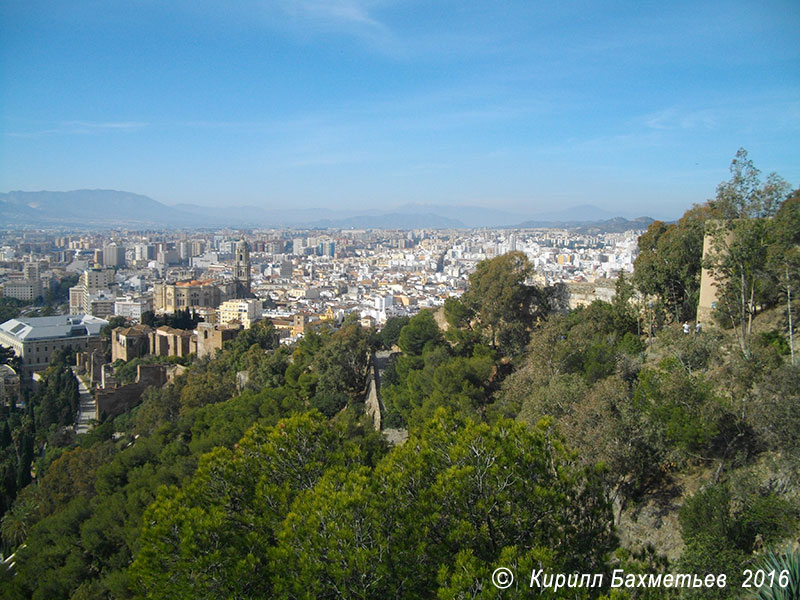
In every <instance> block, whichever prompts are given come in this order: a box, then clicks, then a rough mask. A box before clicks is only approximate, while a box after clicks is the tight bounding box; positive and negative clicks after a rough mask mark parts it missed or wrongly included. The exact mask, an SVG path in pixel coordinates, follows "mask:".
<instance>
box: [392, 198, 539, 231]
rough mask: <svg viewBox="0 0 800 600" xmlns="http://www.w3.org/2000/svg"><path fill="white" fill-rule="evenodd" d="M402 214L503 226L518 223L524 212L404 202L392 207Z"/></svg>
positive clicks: (463, 222) (480, 224) (487, 225)
mask: <svg viewBox="0 0 800 600" xmlns="http://www.w3.org/2000/svg"><path fill="white" fill-rule="evenodd" d="M392 212H393V213H397V214H402V215H420V214H433V215H438V216H440V217H444V218H445V219H450V220H452V221H457V222H460V223H462V225H461V227H470V228H472V227H505V226H509V225H513V224H514V223H519V222H520V221H521V220H522V219H524V218H525V215H524V214H519V213H512V212H508V211H505V210H500V209H495V208H486V207H483V206H450V205H442V204H404V205H402V206H398V207H397V208H394V209H392Z"/></svg>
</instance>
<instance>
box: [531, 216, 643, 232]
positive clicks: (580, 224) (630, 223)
mask: <svg viewBox="0 0 800 600" xmlns="http://www.w3.org/2000/svg"><path fill="white" fill-rule="evenodd" d="M652 222H653V219H651V218H650V217H638V218H636V219H631V220H629V219H626V218H624V217H614V218H612V219H605V220H599V221H539V220H536V221H524V222H523V223H520V224H519V225H516V227H517V228H519V229H541V228H557V229H570V230H573V231H579V232H583V233H622V232H624V231H630V230H633V229H647V228H648V227H649V226H650V223H652Z"/></svg>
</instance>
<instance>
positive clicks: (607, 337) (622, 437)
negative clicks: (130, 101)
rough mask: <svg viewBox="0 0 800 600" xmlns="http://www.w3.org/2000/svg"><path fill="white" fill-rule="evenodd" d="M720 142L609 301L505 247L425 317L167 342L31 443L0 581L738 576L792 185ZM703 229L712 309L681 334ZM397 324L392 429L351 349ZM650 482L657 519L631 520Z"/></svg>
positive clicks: (758, 536)
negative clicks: (72, 424) (170, 355)
mask: <svg viewBox="0 0 800 600" xmlns="http://www.w3.org/2000/svg"><path fill="white" fill-rule="evenodd" d="M737 161H738V162H735V164H734V169H733V173H732V181H731V182H727V183H726V184H723V185H722V186H721V187H720V193H719V194H718V197H717V199H715V200H714V201H712V202H710V203H708V204H706V205H704V206H701V207H695V208H693V209H692V210H690V211H689V212H688V213H687V214H686V215H685V216H684V218H683V219H681V220H680V221H678V222H677V223H675V224H671V225H666V224H664V223H659V222H655V223H653V224H652V225H651V227H650V229H648V232H647V233H646V234H645V235H644V236H642V238H641V240H640V246H641V253H640V256H639V259H638V260H637V263H636V270H635V273H634V275H633V277H632V278H627V277H620V279H619V280H618V282H617V293H616V296H615V298H614V300H613V301H612V302H610V303H606V302H601V301H596V302H593V303H592V304H591V305H589V306H587V307H584V308H581V309H578V310H575V311H571V312H566V311H564V310H563V309H562V307H561V306H560V302H559V294H558V290H557V289H544V288H539V287H536V286H532V285H530V276H531V273H532V271H531V266H530V264H529V263H528V262H527V259H526V258H525V256H524V255H523V254H521V253H509V254H506V255H504V256H501V257H498V258H496V259H493V260H491V261H486V262H484V263H481V264H480V265H479V266H478V268H477V270H476V271H475V273H474V274H473V275H472V276H471V278H470V286H469V289H468V291H467V292H466V293H465V294H464V295H463V296H462V297H461V298H459V299H450V300H448V301H447V302H446V304H445V306H444V309H443V316H444V318H445V320H446V323H447V328H446V330H444V331H443V330H442V328H440V327H439V325H438V324H437V319H436V317H435V315H434V314H433V313H432V312H430V311H423V312H421V313H420V314H418V315H417V316H415V317H413V318H411V319H410V320H398V321H390V322H389V323H387V325H386V326H385V327H384V329H383V330H382V331H381V332H379V333H376V332H374V331H371V330H367V329H364V328H362V327H361V326H360V325H359V323H358V321H357V320H356V319H354V318H350V319H347V320H345V322H344V323H343V324H342V326H341V327H340V328H339V329H337V330H332V329H329V328H326V327H321V328H319V329H317V330H312V331H310V332H308V333H307V334H306V336H305V337H304V338H303V339H302V340H301V341H300V342H298V343H297V344H296V345H295V346H293V347H291V348H287V347H285V346H278V344H277V337H276V336H275V335H274V332H273V331H272V328H271V326H269V325H263V324H260V325H258V326H256V327H254V328H252V329H250V330H247V331H246V332H244V333H243V334H242V335H240V336H239V337H238V338H237V339H236V340H235V341H234V342H233V343H230V344H228V345H227V346H226V347H225V349H224V350H223V351H222V352H220V353H218V355H217V356H216V357H215V358H213V359H210V358H205V359H202V360H195V361H193V362H192V363H191V364H190V366H189V367H188V369H187V371H186V373H185V374H184V375H182V376H180V377H179V378H178V379H177V381H176V382H175V383H174V384H172V385H168V386H166V387H164V388H162V389H158V390H157V389H152V388H151V389H150V390H149V391H148V392H147V393H146V394H145V399H144V401H143V403H142V404H141V405H140V406H139V407H137V408H136V409H134V410H133V411H131V412H130V413H128V414H126V415H123V416H121V417H118V418H117V419H116V420H115V421H114V422H111V423H104V424H102V425H100V426H99V427H97V428H96V429H95V430H94V431H93V432H92V433H91V434H90V435H87V436H82V437H81V438H79V439H78V441H77V443H76V444H74V445H72V446H71V447H69V448H68V449H67V450H65V451H63V452H62V453H61V454H60V455H59V456H58V457H56V458H54V460H52V462H49V463H47V462H46V461H45V462H43V463H42V465H41V468H40V469H38V470H37V473H36V475H37V477H36V480H35V481H34V482H33V483H31V484H30V485H28V486H27V487H25V488H24V489H22V490H21V491H20V493H19V495H18V496H17V498H16V500H15V502H14V504H13V506H12V508H11V510H10V511H9V512H8V513H7V514H6V516H5V517H4V519H3V524H2V534H3V541H4V544H5V548H6V550H7V551H10V550H14V551H16V575H13V574H12V572H10V571H9V572H3V573H2V574H0V595H2V597H3V598H10V599H13V598H37V599H48V600H52V599H59V598H65V599H66V598H72V599H75V600H78V599H89V598H92V599H100V598H141V597H144V598H170V599H175V598H253V599H255V598H340V597H345V598H434V597H436V598H441V599H445V598H447V599H449V598H496V597H499V594H500V592H499V591H498V590H497V589H496V588H495V587H494V586H493V585H492V583H491V575H492V573H493V571H494V569H495V568H497V567H498V566H506V567H509V568H511V569H512V571H514V572H515V573H517V574H518V581H517V583H516V586H518V587H515V588H513V590H509V591H508V592H506V595H507V596H510V595H512V592H513V593H514V594H518V595H522V596H524V595H525V594H528V593H533V594H534V595H537V596H538V595H540V594H539V590H534V591H530V590H529V591H528V592H525V591H524V590H526V589H527V583H528V580H529V577H530V573H531V571H532V569H534V568H535V569H543V570H544V571H545V572H552V573H559V572H563V573H571V572H580V573H606V574H609V573H610V572H611V569H614V568H622V569H625V570H626V572H630V573H645V572H655V573H665V572H668V571H680V572H691V573H694V572H697V573H700V574H702V575H704V574H705V573H726V574H727V575H728V581H729V586H728V588H726V589H722V590H720V589H716V588H715V589H692V590H683V591H682V592H680V593H679V592H674V591H672V590H609V589H608V587H607V586H606V587H604V588H587V589H581V590H570V595H569V597H570V598H573V597H577V598H601V597H613V598H625V597H630V598H671V597H719V598H732V597H736V594H737V593H738V592H739V591H741V589H740V588H738V587H737V586H738V585H739V583H740V581H741V575H742V570H743V569H744V568H746V567H748V566H751V567H752V566H753V565H756V564H759V561H760V560H761V559H762V557H763V556H764V555H765V554H766V553H767V552H768V551H769V550H772V549H774V550H776V551H777V552H779V553H780V552H782V549H783V548H784V547H785V542H787V541H791V540H796V539H797V537H798V535H800V504H798V500H797V498H798V492H800V485H799V484H798V482H799V481H800V479H798V475H800V474H798V470H799V469H800V468H799V467H798V465H799V464H800V461H799V460H798V459H799V458H800V435H798V432H800V369H798V367H797V366H796V365H795V364H793V358H794V357H793V355H792V353H793V343H792V336H791V332H792V330H791V328H790V323H789V321H790V316H792V315H794V314H796V308H797V304H796V301H795V300H794V298H795V297H796V293H795V291H794V290H795V289H796V288H795V286H796V285H797V283H798V279H799V278H800V268H799V264H798V261H797V260H796V259H797V247H798V244H800V222H799V220H798V215H800V209H799V208H798V201H800V193H798V192H794V193H793V194H791V195H789V194H787V192H786V190H785V189H784V188H785V186H783V185H782V184H781V183H780V182H779V181H778V180H777V179H775V178H772V177H770V178H768V179H767V181H766V183H765V184H761V183H760V182H759V181H758V176H757V175H758V174H757V173H756V172H754V169H753V168H752V165H750V164H749V163H748V162H747V160H746V156H742V155H740V156H738V157H737ZM743 174H745V175H746V176H745V175H743ZM743 181H747V182H748V183H746V184H745V183H742V182H743ZM740 184H741V185H740ZM737 190H738V191H737ZM748 194H749V196H748ZM756 202H760V203H761V204H762V206H764V207H767V206H768V208H764V209H763V210H761V209H759V210H755V209H754V210H750V209H748V208H747V207H748V206H750V205H751V204H752V203H756ZM737 207H738V208H737ZM731 210H734V211H738V212H731ZM733 217H735V218H734V219H733V220H734V221H736V223H735V224H734V225H731V226H730V227H729V228H728V229H725V230H724V231H723V230H722V229H721V227H722V226H723V225H714V226H713V227H712V226H709V222H710V221H711V220H714V222H715V223H725V222H726V219H727V220H728V221H730V220H731V218H733ZM715 228H720V229H715ZM707 231H714V232H715V238H714V239H715V252H713V253H711V254H710V255H708V256H707V263H706V267H707V268H709V269H712V270H715V272H716V273H717V274H719V275H725V278H724V281H725V282H726V283H725V285H724V286H723V287H722V288H721V290H720V291H721V294H722V298H723V301H722V302H720V304H719V307H720V309H719V323H718V325H717V326H714V325H713V324H712V323H704V327H703V329H702V331H701V332H700V333H696V334H695V333H692V334H684V333H682V330H681V329H680V328H679V324H680V323H681V322H682V321H684V320H689V319H693V318H694V309H695V308H694V307H696V304H697V303H696V300H697V295H698V290H699V284H700V281H699V279H700V272H701V269H702V267H703V263H702V254H701V251H702V243H703V236H704V235H705V232H707ZM717 232H718V233H717ZM726 251H727V252H728V254H727V255H726V254H725V252H726ZM742 275H744V280H745V284H744V286H745V287H742V286H743V284H742V279H743V277H742ZM721 280H722V279H721ZM743 289H744V294H743V293H742V290H743ZM742 298H744V302H743V303H742V302H741V299H742ZM790 298H791V299H790ZM792 322H793V321H792ZM395 344H396V345H397V346H398V347H399V349H400V352H399V353H397V354H396V355H394V357H393V359H392V361H391V363H390V365H389V367H388V369H387V370H386V371H385V373H384V375H383V377H382V380H383V381H382V386H383V388H382V394H383V400H384V403H385V407H386V414H385V420H386V421H387V422H388V425H390V426H403V427H407V428H408V430H409V434H410V437H409V440H408V441H407V442H406V443H405V444H404V445H401V446H398V447H394V448H390V447H389V446H388V445H387V444H386V442H385V441H384V438H383V436H382V435H381V434H380V433H378V432H375V431H373V430H372V428H371V421H369V420H368V419H367V418H366V417H365V415H364V407H363V400H364V395H365V388H366V384H367V376H368V366H369V363H368V360H369V358H368V357H369V354H370V351H372V350H374V349H377V348H391V347H393V346H394V345H395ZM239 371H247V372H248V375H249V378H248V381H247V384H246V385H244V387H241V384H240V385H239V386H238V387H237V378H236V373H237V372H239ZM42 414H50V412H47V411H43V412H42ZM59 414H60V413H59V412H58V411H57V410H56V411H55V412H53V415H55V416H54V417H53V418H56V417H58V415H59ZM35 415H36V413H35V412H34V418H35ZM48 418H49V417H48ZM50 420H51V421H52V419H50ZM59 422H60V421H58V418H56V420H55V421H52V424H51V425H50V426H51V427H53V431H55V430H57V428H58V423H59ZM114 432H117V433H119V434H121V435H118V436H114V437H112V434H113V433H114ZM665 498H666V499H667V500H668V502H666V503H665V504H663V506H662V509H663V510H662V513H663V514H662V517H663V520H664V521H665V522H672V523H674V531H672V532H671V535H672V536H673V537H675V538H678V541H679V543H677V544H667V543H664V542H663V539H664V536H656V535H653V536H652V539H651V538H650V536H647V538H648V539H634V538H635V536H632V535H631V527H630V523H631V522H632V519H633V518H634V516H635V515H636V514H638V512H642V513H643V512H644V511H645V509H646V507H648V506H650V505H651V504H652V503H653V502H660V501H663V500H664V499H665ZM670 519H671V521H670ZM655 527H656V525H653V528H655ZM668 527H669V526H668V525H664V528H668ZM620 539H623V540H625V541H624V543H623V542H620ZM648 542H653V544H651V545H648ZM609 581H610V579H609V578H606V583H608V582H609ZM545 597H547V596H545ZM552 597H567V596H559V595H558V594H555V595H553V596H552Z"/></svg>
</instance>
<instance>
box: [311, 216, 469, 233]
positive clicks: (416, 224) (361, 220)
mask: <svg viewBox="0 0 800 600" xmlns="http://www.w3.org/2000/svg"><path fill="white" fill-rule="evenodd" d="M305 225H306V226H307V227H319V228H332V229H463V228H465V225H464V223H462V222H461V221H458V220H456V219H448V218H447V217H442V216H439V215H434V214H432V213H428V214H421V215H420V214H416V215H414V214H399V213H389V214H383V215H359V216H356V217H348V218H346V219H336V220H332V219H325V220H321V221H315V222H312V223H306V224H305Z"/></svg>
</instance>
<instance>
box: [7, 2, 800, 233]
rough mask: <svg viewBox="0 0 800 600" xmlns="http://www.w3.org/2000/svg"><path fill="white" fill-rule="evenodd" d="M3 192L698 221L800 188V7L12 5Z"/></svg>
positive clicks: (276, 207) (277, 207)
mask: <svg viewBox="0 0 800 600" xmlns="http://www.w3.org/2000/svg"><path fill="white" fill-rule="evenodd" d="M0 18H2V20H3V23H4V24H5V28H4V30H5V31H4V35H3V36H2V38H0V58H1V59H2V63H3V75H2V80H3V86H2V88H1V89H0V136H2V145H0V147H1V148H2V150H0V190H4V191H10V190H28V191H33V190H60V191H68V190H79V189H116V190H128V191H131V192H135V193H139V194H143V195H146V196H149V197H151V198H153V199H155V200H157V201H159V202H161V203H163V204H167V205H180V204H191V205H196V206H204V207H215V208H229V207H236V206H254V207H258V208H260V209H266V210H280V209H287V208H292V209H315V208H321V209H322V208H326V209H332V210H335V211H345V212H351V213H363V212H364V211H367V210H379V211H384V212H389V211H392V210H395V209H398V208H402V207H404V206H406V205H409V204H411V205H420V206H421V208H420V210H425V207H443V206H444V207H450V208H453V207H457V206H466V207H485V208H489V209H495V210H500V211H506V212H508V213H513V214H518V215H520V216H522V217H524V218H535V217H536V216H537V215H540V214H547V213H556V212H559V211H562V210H564V209H567V208H571V207H575V206H584V205H591V206H596V207H598V208H599V209H601V210H604V211H608V213H611V214H614V215H620V216H626V217H629V218H631V217H636V216H645V215H646V216H651V217H654V218H661V219H674V218H677V217H678V216H680V215H681V214H682V213H683V212H684V211H685V210H686V209H687V208H689V207H690V206H691V205H692V204H694V203H700V202H703V201H705V200H706V199H708V198H710V197H713V196H714V193H715V189H716V186H717V184H718V183H720V182H721V181H724V180H726V179H727V178H728V177H729V172H728V166H729V164H730V161H731V159H732V158H733V156H734V154H735V153H736V151H737V149H738V148H740V147H744V148H747V149H748V151H749V152H750V157H751V158H752V159H753V161H754V162H755V164H756V165H757V166H758V167H759V168H760V169H761V170H762V171H764V173H767V172H771V171H776V172H777V173H779V174H780V175H782V176H783V177H784V178H785V179H786V180H788V181H789V183H790V184H792V185H794V186H797V185H798V184H800V153H799V152H798V151H797V145H796V139H797V137H798V133H800V44H797V42H796V32H797V31H798V30H800V5H799V4H798V3H796V2H793V1H767V2H763V3H759V4H755V3H752V2H744V1H733V2H730V3H727V4H726V6H725V7H724V10H723V9H721V8H720V7H719V5H718V4H715V3H710V2H699V3H698V2H692V3H688V2H678V3H672V4H669V5H646V6H643V5H641V3H634V2H618V3H614V4H613V5H611V6H604V7H602V8H601V7H598V6H597V5H596V4H595V3H590V2H575V3H570V4H568V5H559V6H555V5H553V6H535V5H533V3H529V2H522V1H511V2H502V3H499V2H486V3H463V2H455V1H453V2H451V1H442V2H437V3H426V2H422V1H419V0H408V1H404V2H400V1H391V0H327V1H326V2H318V1H316V0H294V1H292V2H282V1H274V0H243V1H242V2H238V3H235V4H234V5H231V6H220V5H217V4H216V3H210V2H206V1H200V2H197V1H194V2H189V1H188V0H175V1H174V2H171V3H169V5H160V4H158V3H150V2H145V3H136V4H131V3H129V2H124V1H123V0H108V1H107V2H104V3H103V10H100V11H98V10H96V9H95V8H94V7H93V6H92V5H90V4H81V3H74V2H67V1H65V0H56V1H54V2H50V3H47V5H32V4H30V3H4V4H2V5H0Z"/></svg>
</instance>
